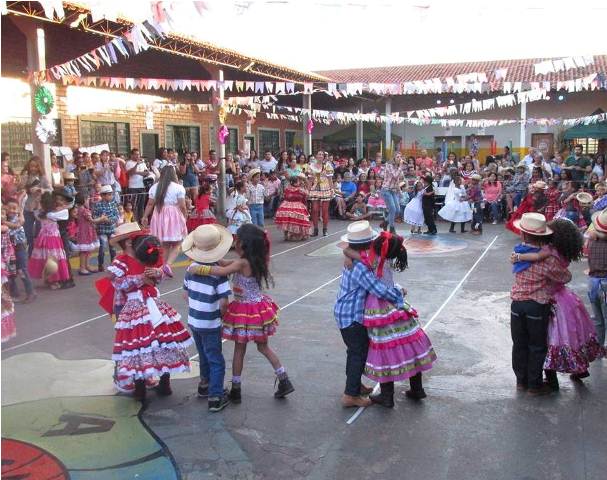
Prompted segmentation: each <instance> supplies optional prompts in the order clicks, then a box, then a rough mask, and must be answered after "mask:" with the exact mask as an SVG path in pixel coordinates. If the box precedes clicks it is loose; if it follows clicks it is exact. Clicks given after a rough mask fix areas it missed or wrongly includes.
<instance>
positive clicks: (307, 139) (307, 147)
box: [302, 93, 312, 157]
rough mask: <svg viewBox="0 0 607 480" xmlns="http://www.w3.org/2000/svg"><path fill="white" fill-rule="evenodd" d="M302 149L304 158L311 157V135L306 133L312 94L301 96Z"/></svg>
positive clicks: (310, 112)
mask: <svg viewBox="0 0 607 480" xmlns="http://www.w3.org/2000/svg"><path fill="white" fill-rule="evenodd" d="M303 109H304V111H303V115H302V120H303V149H304V153H305V154H306V157H307V156H308V155H312V134H310V133H308V120H310V119H311V118H312V94H311V93H304V95H303Z"/></svg>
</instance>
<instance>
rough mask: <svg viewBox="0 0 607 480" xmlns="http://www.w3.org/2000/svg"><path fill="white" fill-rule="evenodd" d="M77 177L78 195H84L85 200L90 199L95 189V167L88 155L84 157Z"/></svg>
mask: <svg viewBox="0 0 607 480" xmlns="http://www.w3.org/2000/svg"><path fill="white" fill-rule="evenodd" d="M76 177H77V178H78V188H77V190H78V193H82V195H84V197H85V198H88V197H90V196H91V193H92V192H93V190H94V187H95V166H94V165H93V162H92V160H91V156H90V155H89V154H88V153H87V154H85V155H84V157H82V163H81V164H80V167H79V168H78V172H77V173H76Z"/></svg>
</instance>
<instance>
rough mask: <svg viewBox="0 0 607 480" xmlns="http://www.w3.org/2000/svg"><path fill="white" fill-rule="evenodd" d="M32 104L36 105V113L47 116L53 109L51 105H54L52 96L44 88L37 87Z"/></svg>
mask: <svg viewBox="0 0 607 480" xmlns="http://www.w3.org/2000/svg"><path fill="white" fill-rule="evenodd" d="M34 104H35V105H36V110H38V113H40V114H41V115H47V114H48V113H50V111H51V110H52V109H53V105H55V100H54V99H53V94H52V93H51V91H50V90H49V89H48V88H46V87H44V86H40V87H38V89H37V90H36V93H35V95H34Z"/></svg>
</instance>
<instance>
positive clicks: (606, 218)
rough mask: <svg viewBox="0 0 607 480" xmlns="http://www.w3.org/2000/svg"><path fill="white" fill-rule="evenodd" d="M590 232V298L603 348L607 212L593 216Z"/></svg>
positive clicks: (606, 313)
mask: <svg viewBox="0 0 607 480" xmlns="http://www.w3.org/2000/svg"><path fill="white" fill-rule="evenodd" d="M592 227H593V228H592V229H588V230H589V233H588V234H589V236H590V241H589V243H588V276H589V277H590V284H589V291H588V298H589V300H590V305H591V306H592V311H593V312H594V318H593V320H594V326H595V328H596V338H597V341H598V342H599V345H601V347H604V346H605V333H606V332H607V301H606V299H605V292H606V291H607V210H603V211H601V212H597V213H595V214H594V215H593V216H592Z"/></svg>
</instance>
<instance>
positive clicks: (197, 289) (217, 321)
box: [183, 262, 232, 329]
mask: <svg viewBox="0 0 607 480" xmlns="http://www.w3.org/2000/svg"><path fill="white" fill-rule="evenodd" d="M192 265H194V266H199V265H201V264H200V263H196V262H194V263H192ZM183 289H184V290H185V291H186V292H188V306H189V310H188V325H190V326H191V327H194V328H205V329H209V328H219V327H221V311H220V310H219V301H220V300H221V299H222V298H228V297H229V296H230V294H231V293H232V292H231V291H230V282H229V281H228V277H218V276H215V275H207V276H202V275H195V274H193V273H191V272H189V271H187V270H186V273H185V278H184V280H183Z"/></svg>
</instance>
